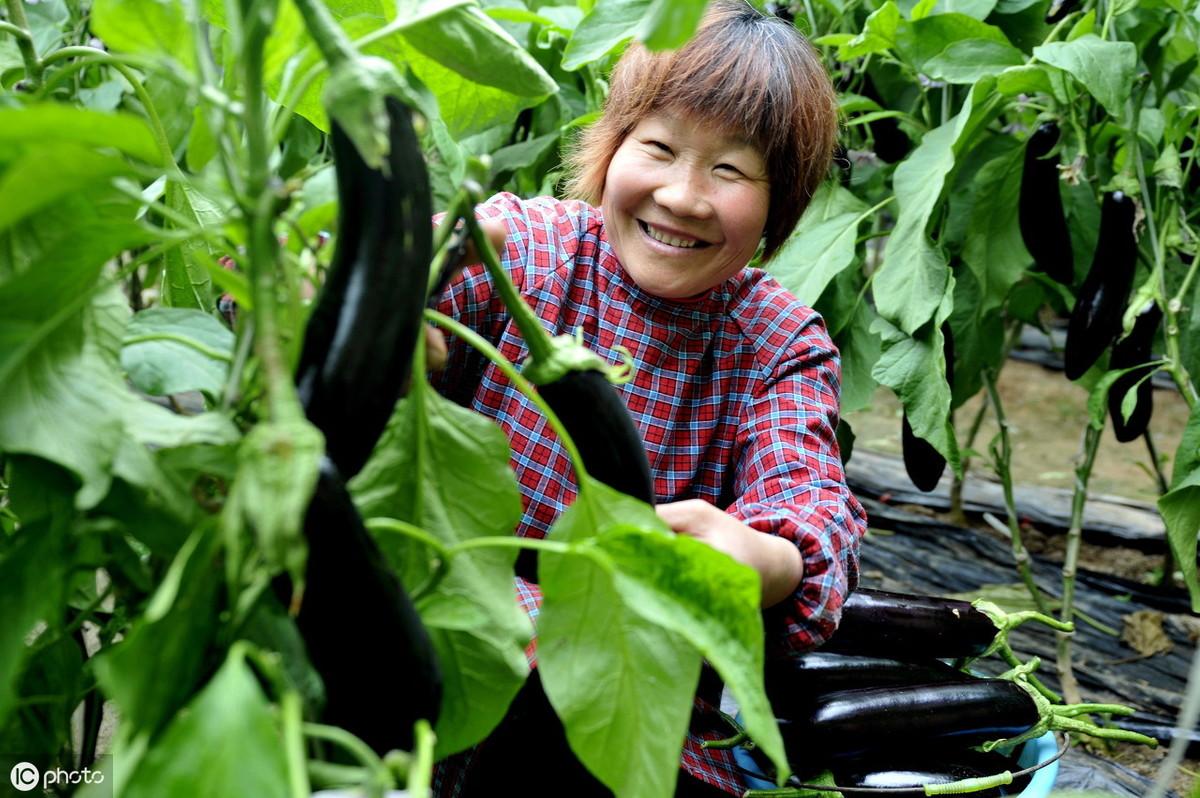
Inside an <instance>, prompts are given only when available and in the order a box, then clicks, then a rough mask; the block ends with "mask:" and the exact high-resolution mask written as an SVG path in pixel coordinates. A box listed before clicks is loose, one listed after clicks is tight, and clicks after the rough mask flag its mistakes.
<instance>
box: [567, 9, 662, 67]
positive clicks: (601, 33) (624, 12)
mask: <svg viewBox="0 0 1200 798" xmlns="http://www.w3.org/2000/svg"><path fill="white" fill-rule="evenodd" d="M650 3H651V0H600V2H598V3H596V5H595V6H593V7H592V10H591V11H589V12H588V14H587V16H585V17H584V18H583V21H582V22H580V23H579V25H577V26H576V28H575V32H574V33H573V34H572V35H571V39H570V41H568V42H567V46H566V47H565V48H564V49H563V60H562V66H563V69H568V70H574V69H579V68H580V67H582V66H584V65H586V64H590V63H592V62H594V61H599V60H600V59H601V58H604V56H606V55H608V54H609V53H610V52H612V51H613V50H616V49H617V48H618V47H620V46H621V45H623V44H624V43H626V42H628V41H629V40H630V39H631V38H633V34H634V32H635V31H636V30H637V28H638V25H639V21H640V20H641V19H642V18H643V17H644V16H645V15H646V11H647V9H648V8H649V7H650Z"/></svg>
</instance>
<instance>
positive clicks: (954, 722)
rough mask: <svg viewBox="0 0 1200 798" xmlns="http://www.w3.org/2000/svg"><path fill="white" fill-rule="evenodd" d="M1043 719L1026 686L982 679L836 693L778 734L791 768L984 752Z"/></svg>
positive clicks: (784, 723)
mask: <svg viewBox="0 0 1200 798" xmlns="http://www.w3.org/2000/svg"><path fill="white" fill-rule="evenodd" d="M1040 718H1041V715H1040V713H1039V712H1038V706H1037V704H1036V703H1035V702H1034V700H1033V698H1032V697H1031V696H1030V695H1029V693H1028V692H1027V691H1026V690H1025V689H1024V688H1023V687H1021V686H1020V685H1018V684H1015V683H1013V682H1011V681H1008V680H1005V679H978V680H975V681H971V682H950V683H943V684H921V685H911V686H908V687H880V688H871V689H865V690H843V691H841V692H837V693H830V694H828V695H826V696H822V697H821V698H820V699H819V700H818V701H817V702H816V705H815V707H814V708H813V710H812V711H811V712H810V713H809V714H808V716H807V717H805V718H801V719H797V720H790V721H789V720H781V722H780V726H779V728H780V732H781V733H782V734H783V741H784V746H785V748H786V749H787V751H788V759H789V761H791V760H792V759H798V760H804V759H810V760H811V759H812V758H813V757H814V756H822V757H830V758H848V757H859V756H863V755H864V754H867V753H869V752H873V751H915V750H920V749H927V748H929V747H931V746H957V747H966V746H971V745H978V744H980V743H984V742H987V741H988V740H998V739H1003V738H1009V737H1016V736H1017V735H1020V734H1024V733H1025V732H1027V731H1029V730H1030V729H1032V728H1033V727H1034V725H1035V724H1037V722H1038V721H1039V720H1040Z"/></svg>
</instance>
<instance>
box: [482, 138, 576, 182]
mask: <svg viewBox="0 0 1200 798" xmlns="http://www.w3.org/2000/svg"><path fill="white" fill-rule="evenodd" d="M560 138H561V134H560V132H559V131H557V130H555V131H553V132H551V133H547V134H546V135H544V136H538V137H537V138H532V139H526V140H525V141H519V142H517V143H516V144H510V145H508V146H507V147H501V148H500V149H498V150H496V151H495V152H493V153H492V174H493V175H499V174H503V173H505V172H512V171H515V170H517V169H523V168H524V167H526V166H530V165H532V164H535V163H537V162H538V161H539V160H541V159H542V157H544V156H545V155H546V154H547V153H548V152H550V150H551V149H552V148H553V147H554V145H555V144H557V143H558V141H559V139H560Z"/></svg>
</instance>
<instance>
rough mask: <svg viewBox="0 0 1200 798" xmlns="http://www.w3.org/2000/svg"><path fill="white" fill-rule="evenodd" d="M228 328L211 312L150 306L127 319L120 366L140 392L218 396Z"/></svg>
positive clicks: (228, 351) (229, 341)
mask: <svg viewBox="0 0 1200 798" xmlns="http://www.w3.org/2000/svg"><path fill="white" fill-rule="evenodd" d="M233 343H234V337H233V333H232V332H230V331H229V329H228V328H226V327H225V325H223V324H221V322H219V321H217V319H216V317H215V316H213V315H212V314H211V313H205V312H203V311H199V310H188V309H185V308H150V309H149V310H143V311H142V312H141V313H137V314H135V315H134V316H133V318H132V319H130V321H129V326H128V327H127V328H126V330H125V337H124V339H123V341H122V346H121V367H122V368H123V369H125V373H126V374H127V375H129V379H130V380H131V381H132V382H133V384H134V385H135V386H136V387H137V389H138V390H139V391H142V392H144V393H148V394H150V395H152V396H165V395H167V394H172V393H183V392H184V391H205V392H206V393H208V394H209V395H210V396H219V395H220V394H221V392H222V391H223V389H224V387H225V380H226V378H227V376H228V372H229V363H230V361H231V360H232V358H233Z"/></svg>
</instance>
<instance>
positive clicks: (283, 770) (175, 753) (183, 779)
mask: <svg viewBox="0 0 1200 798" xmlns="http://www.w3.org/2000/svg"><path fill="white" fill-rule="evenodd" d="M276 717H277V714H276V713H275V712H273V711H272V709H271V707H270V705H269V704H268V703H267V699H266V696H264V695H263V692H262V688H260V687H259V685H258V681H257V680H256V679H255V677H254V672H253V671H251V670H250V668H249V666H248V665H247V663H246V660H245V655H244V654H243V653H242V649H241V648H240V647H235V648H234V650H233V651H231V652H230V654H229V656H228V657H227V658H226V660H225V664H224V665H223V666H222V667H221V669H220V670H219V671H217V674H216V675H215V676H213V678H212V681H210V682H209V683H208V684H207V685H206V686H205V687H204V689H203V690H202V691H200V693H199V694H198V695H197V696H196V697H195V698H194V699H193V700H192V702H191V703H190V704H188V706H187V708H186V709H185V710H184V711H183V712H181V713H179V715H178V716H177V717H176V718H175V720H174V721H172V723H171V725H170V726H168V727H167V729H166V731H165V732H164V733H163V734H162V736H161V737H159V738H158V739H157V740H155V741H154V742H153V743H152V745H151V747H150V749H149V750H148V751H146V753H145V754H144V755H143V756H142V757H141V761H140V762H139V763H138V765H137V769H136V770H135V771H134V772H133V773H132V775H129V776H127V778H128V781H127V782H126V783H125V785H124V789H123V790H121V791H120V793H119V794H121V795H123V796H125V798H161V797H162V796H164V795H170V796H172V797H173V798H229V796H233V795H253V796H255V797H256V798H287V796H290V795H292V794H293V793H292V791H290V790H289V787H288V771H287V763H286V761H285V759H284V744H283V737H282V735H281V734H280V733H279V730H278V729H277V727H276V724H277V720H276Z"/></svg>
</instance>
